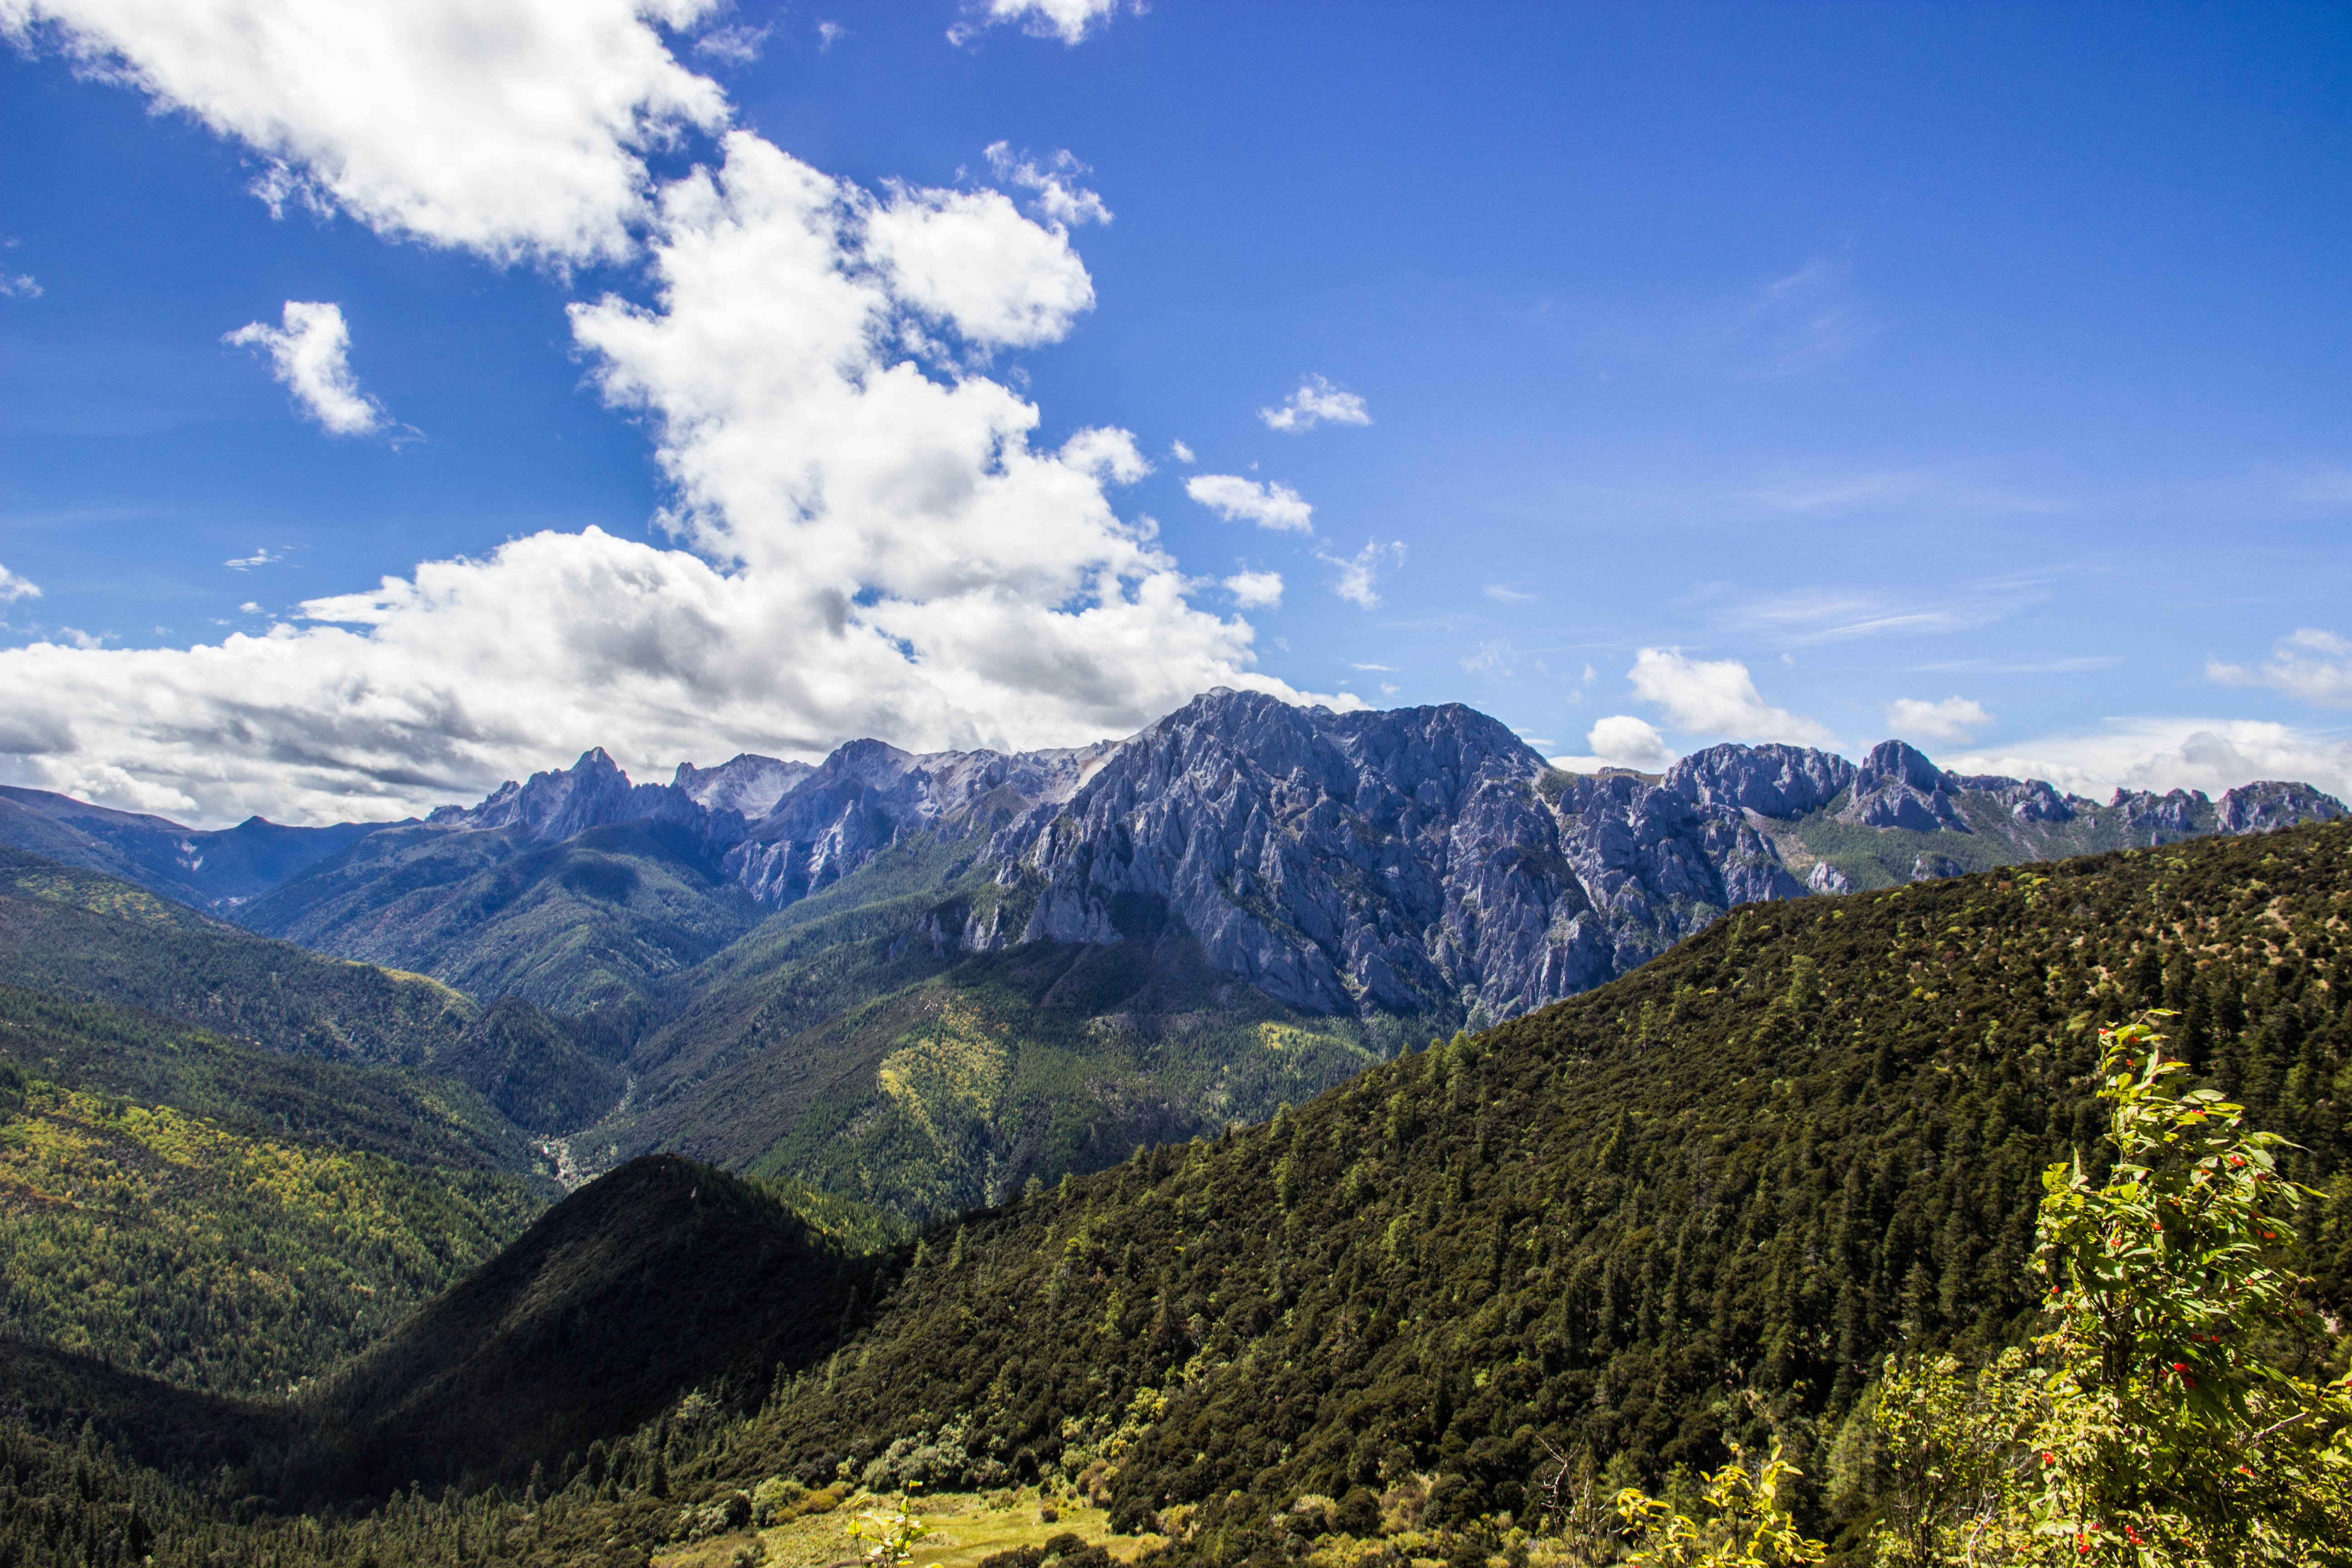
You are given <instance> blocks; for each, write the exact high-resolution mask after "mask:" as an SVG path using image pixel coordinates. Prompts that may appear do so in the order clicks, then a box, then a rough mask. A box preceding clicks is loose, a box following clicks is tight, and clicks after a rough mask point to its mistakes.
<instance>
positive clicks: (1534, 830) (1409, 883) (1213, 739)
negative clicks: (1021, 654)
mask: <svg viewBox="0 0 2352 1568" xmlns="http://www.w3.org/2000/svg"><path fill="white" fill-rule="evenodd" d="M1544 772H1545V765H1544V762H1543V759H1542V758H1541V757H1540V756H1538V754H1537V753H1536V752H1534V751H1532V750H1531V749H1529V748H1528V746H1527V745H1526V744H1525V743H1524V742H1521V741H1520V740H1518V738H1517V737H1516V736H1515V735H1513V734H1512V733H1511V732H1510V731H1509V730H1507V728H1505V727H1504V726H1503V725H1502V724H1500V723H1498V722H1496V721H1495V720H1492V719H1489V718H1487V717H1486V715H1484V714H1481V713H1477V712H1474V711H1473V710H1470V709H1467V708H1463V707H1458V706H1453V707H1444V708H1423V709H1412V710H1404V711H1401V712H1394V713H1349V714H1339V713H1333V712H1330V711H1329V710H1325V709H1302V708H1293V707H1290V706H1288V705H1286V704H1285V703H1282V702H1279V701H1276V700H1274V699H1272V698H1269V697H1265V696H1261V695H1258V694H1255V693H1244V692H1231V691H1219V692H1213V693H1212V694H1210V695H1208V696H1206V697H1202V698H1199V699H1197V700H1194V701H1193V702H1192V703H1191V704H1189V705H1188V706H1186V707H1185V708H1183V709H1181V710H1179V711H1177V712H1175V713H1173V714H1171V715H1170V716H1169V717H1168V718H1166V719H1163V720H1161V721H1160V722H1159V723H1157V724H1154V725H1152V726H1151V727H1150V729H1148V730H1146V731H1143V732H1142V733H1141V734H1139V735H1138V736H1136V737H1135V738H1134V739H1133V740H1132V741H1129V742H1127V743H1126V744H1125V745H1123V746H1121V747H1119V748H1118V751H1117V752H1116V753H1115V754H1113V755H1112V756H1111V757H1110V758H1109V759H1108V761H1107V762H1106V763H1104V764H1103V766H1102V768H1101V770H1100V771H1099V772H1098V773H1096V774H1095V776H1094V777H1093V778H1092V779H1091V780H1089V781H1088V782H1087V784H1085V785H1084V786H1083V787H1082V788H1080V789H1078V790H1077V792H1076V794H1075V795H1072V796H1071V797H1070V798H1069V799H1068V801H1067V804H1066V805H1055V804H1051V803H1049V804H1047V805H1044V806H1042V807H1041V808H1038V809H1034V810H1033V811H1032V812H1031V813H1030V814H1029V815H1028V816H1025V817H1024V819H1023V820H1022V821H1021V822H1019V823H1018V824H1015V825H1013V826H1011V827H1008V828H1007V829H1006V830H1005V831H1004V832H1003V833H1000V834H999V835H998V836H997V839H996V841H995V843H994V845H993V846H992V848H991V851H990V855H991V858H992V860H994V862H995V863H996V864H997V866H998V867H999V880H1000V881H1001V882H1003V883H1005V884H1007V885H1008V886H1021V887H1027V888H1032V889H1034V890H1035V893H1036V903H1035V906H1034V910H1033V911H1032V912H1031V914H1030V917H1029V920H1028V921H1027V923H1026V925H1025V926H1024V929H1023V931H1022V932H1021V937H1022V939H1023V940H1024V941H1037V940H1050V941H1058V942H1117V941H1118V940H1120V927H1121V924H1122V921H1125V920H1129V919H1132V918H1134V916H1133V915H1132V914H1130V913H1129V911H1130V910H1135V909H1136V908H1137V907H1138V903H1139V900H1140V901H1141V902H1143V903H1145V904H1164V905H1165V907H1166V908H1167V909H1168V910H1170V911H1171V912H1172V913H1173V914H1175V915H1176V916H1177V917H1178V918H1180V919H1181V920H1182V921H1184V923H1185V925H1186V926H1187V927H1188V928H1189V929H1190V930H1191V931H1192V935H1193V936H1194V938H1196V939H1197V940H1198V941H1199V942H1200V943H1201V945H1202V948H1203V949H1204V950H1205V951H1206V952H1207V953H1208V955H1209V957H1210V960H1211V962H1212V963H1215V964H1217V965H1218V966H1219V967H1221V968H1223V969H1227V970H1230V971H1231V972H1232V973H1235V974H1238V975H1240V976H1242V977H1243V978H1244V979H1246V980H1248V981H1250V982H1251V983H1252V984H1255V985H1257V986H1258V987H1260V988H1261V989H1263V990H1265V991H1266V992H1267V993H1268V994H1271V995H1274V996H1276V997H1278V998H1280V999H1282V1000H1284V1001H1286V1002H1290V1003H1292V1004H1293V1005H1298V1006H1305V1007H1314V1008H1319V1009H1325V1010H1332V1011H1337V1010H1340V1009H1349V1010H1352V1009H1355V1008H1358V1007H1379V1008H1383V1009H1388V1010H1391V1011H1398V1012H1410V1013H1421V1012H1427V1011H1430V1010H1432V1009H1433V1008H1444V1009H1447V1010H1454V1009H1460V1010H1463V1011H1467V1010H1469V1009H1472V1008H1483V1009H1484V1010H1485V1011H1486V1013H1487V1014H1488V1015H1489V1016H1495V1017H1501V1016H1506V1015H1507V1014H1509V1013H1515V1012H1518V1011H1521V1010H1523V1009H1525V1008H1527V1007H1529V1006H1534V1005H1538V1003H1540V1002H1541V1001H1544V1000H1549V998H1550V997H1552V996H1555V995H1565V994H1569V993H1570V992H1571V991H1574V990H1580V989H1582V988H1584V987H1585V986H1588V985H1591V984H1593V983H1594V979H1595V977H1598V976H1602V975H1605V974H1607V973H1610V972H1611V953H1610V952H1609V948H1608V945H1607V943H1606V942H1605V940H1604V939H1603V938H1602V937H1601V931H1600V929H1599V923H1598V922H1596V921H1591V920H1590V919H1586V920H1584V921H1582V923H1580V917H1590V916H1591V913H1592V910H1591V904H1590V902H1589V900H1587V899H1586V898H1585V897H1584V895H1583V892H1582V890H1581V889H1580V887H1579V886H1578V884H1577V881H1576V879H1575V877H1574V875H1573V873H1572V872H1571V870H1570V867H1569V865H1568V864H1567V862H1566V860H1565V858H1564V857H1563V856H1562V854H1561V849H1560V842H1559V829H1558V825H1557V822H1556V820H1555V818H1554V816H1553V814H1552V813H1551V811H1550V810H1549V808H1548V807H1547V806H1546V805H1545V803H1544V801H1543V799H1542V797H1541V796H1540V795H1538V792H1537V788H1536V785H1537V782H1538V779H1539V778H1540V777H1541V776H1542V775H1543V773H1544Z"/></svg>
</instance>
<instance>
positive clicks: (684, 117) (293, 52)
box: [0, 0, 728, 262]
mask: <svg viewBox="0 0 2352 1568" xmlns="http://www.w3.org/2000/svg"><path fill="white" fill-rule="evenodd" d="M712 5H713V0H501V3H500V4H498V5H483V4H480V3H479V0H400V3H399V4H397V5H349V4H346V5H326V4H311V3H305V0H0V29H5V30H6V31H7V32H9V33H11V34H13V35H15V36H16V37H18V38H20V39H29V38H32V37H36V36H37V31H38V25H39V24H42V23H49V24H53V25H54V26H55V27H56V28H58V30H59V32H60V34H61V36H62V37H63V38H64V39H65V42H66V45H67V47H69V48H70V49H72V50H73V51H75V52H76V53H78V54H79V55H80V56H81V57H82V58H83V59H84V60H85V62H86V63H87V65H88V67H89V68H90V69H92V70H93V71H95V72H98V73H100V74H102V75H107V76H110V77H112V78H114V79H119V80H122V81H124V82H126V83H128V84H131V85H133V86H135V87H137V88H138V89H141V90H142V91H144V92H146V93H147V94H148V95H149V96H150V97H152V99H154V100H155V101H156V102H157V103H158V104H159V105H163V106H168V107H171V108H175V109H181V110H186V111H187V112H188V113H190V114H192V115H194V117H195V118H196V119H198V120H200V121H204V123H205V124H206V125H208V126H210V127H211V128H212V129H213V130H214V131H215V132H217V133H219V134H221V135H223V136H227V137H233V138H235V139H236V140H237V141H239V142H244V143H246V144H247V146H249V147H251V148H253V149H254V150H256V151H257V152H258V153H261V154H262V155H263V156H265V157H267V158H268V159H270V160H271V161H272V163H271V168H270V172H269V174H268V175H266V176H265V177H264V179H263V180H262V181H261V182H260V184H258V185H257V193H258V194H260V195H263V196H264V197H265V199H268V200H269V201H270V202H271V203H272V205H279V206H282V205H284V204H285V203H287V202H289V201H296V202H299V203H303V204H307V205H311V206H313V207H315V208H317V209H319V210H321V211H341V212H344V213H348V214H349V215H350V216H352V217H354V218H356V219H358V220H359V221H360V222H362V223H364V224H366V225H368V226H370V227H372V228H374V229H376V230H378V231H379V232H382V233H384V234H387V235H396V236H403V237H412V238H415V239H420V240H424V241H425V242H427V243H429V244H434V245H445V246H461V247H467V248H468V249H472V250H477V251H480V252H482V253H484V254H486V255H489V256H493V257H497V258H507V259H512V258H545V259H548V260H552V261H556V262H573V261H585V260H591V259H594V258H615V257H620V256H624V255H626V254H627V253H628V251H629V250H630V248H631V246H630V239H629V231H630V229H631V226H633V225H634V224H635V223H636V222H637V221H639V220H640V219H641V218H642V216H644V213H645V210H646V197H647V195H648V194H649V191H650V188H651V182H650V180H649V178H648V176H647V174H646V167H645V163H644V161H643V158H642V157H641V154H642V153H644V152H646V151H647V150H649V149H651V148H654V147H657V146H662V145H666V144H668V143H670V142H673V141H674V140H675V139H676V138H677V136H678V135H679V134H680V133H681V132H685V131H687V130H689V129H699V130H703V131H716V130H718V129H719V128H720V127H721V126H723V125H724V124H725V123H726V121H727V118H728V108H727V102H726V99H725V97H724V95H723V94H722V93H721V92H720V90H719V87H718V86H717V84H716V83H714V82H712V81H710V80H709V79H707V78H704V77H701V76H698V75H696V74H695V73H694V72H692V71H690V70H688V69H687V68H685V67H684V66H681V65H680V64H678V63H677V60H676V59H675V58H672V56H671V55H670V53H669V50H668V49H667V47H665V46H664V44H663V42H662V38H661V35H660V34H659V33H658V32H657V31H656V26H655V25H656V24H661V25H665V26H671V27H684V26H688V25H689V24H691V23H693V22H694V21H696V20H697V19H698V17H700V16H702V15H703V14H705V13H706V12H708V11H709V10H710V9H711V8H712Z"/></svg>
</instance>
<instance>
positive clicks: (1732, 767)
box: [1664, 742, 1933, 816]
mask: <svg viewBox="0 0 2352 1568" xmlns="http://www.w3.org/2000/svg"><path fill="white" fill-rule="evenodd" d="M1900 743H1901V742H1889V744H1894V745H1899V744H1900ZM1885 749H1886V747H1885V746H1881V747H1880V748H1879V749H1878V750H1879V751H1880V752H1883V751H1885ZM1904 750H1905V751H1906V752H1909V751H1910V748H1909V747H1907V746H1906V747H1904ZM1877 754H1878V752H1872V753H1871V755H1872V756H1873V757H1875V756H1876V755H1877ZM1911 754H1912V755H1913V756H1917V755H1918V753H1917V752H1911ZM1919 760H1920V761H1921V762H1923V763H1924V762H1926V761H1927V759H1926V758H1925V757H1921V758H1920V759H1919ZM1930 771H1931V772H1932V771H1933V770H1932V769H1931V770H1930ZM1853 782H1854V765H1853V763H1849V762H1847V761H1846V760H1845V759H1844V758H1843V757H1840V756H1834V755H1832V754H1831V753H1830V752H1817V751H1814V750H1813V749H1812V748H1811V747H1810V746H1780V745H1769V746H1709V747H1708V748H1707V749H1706V750H1705V751H1703V752H1692V753H1691V754H1690V755H1689V756H1687V757H1685V758H1684V759H1683V760H1682V761H1681V762H1678V763H1675V765H1674V767H1673V769H1672V770H1671V771H1670V772H1668V773H1667V774H1666V776H1665V781H1664V783H1665V787H1666V788H1668V789H1669V790H1672V791H1675V793H1677V794H1681V795H1688V796H1689V797H1690V799H1691V800H1692V802H1693V803H1694V804H1696V805H1698V806H1699V807H1700V808H1701V809H1702V810H1704V809H1706V808H1708V807H1710V806H1717V805H1727V806H1730V807H1732V808H1733V809H1734V810H1737V811H1752V812H1755V813H1757V814H1758V815H1759V816H1804V815H1806V814H1807V813H1808V812H1814V811H1819V810H1820V809H1821V808H1822V807H1823V806H1825V805H1829V803H1830V802H1831V801H1832V800H1835V799H1836V798H1837V795H1838V792H1839V791H1841V790H1843V789H1845V788H1847V787H1848V786H1850V785H1852V784H1853Z"/></svg>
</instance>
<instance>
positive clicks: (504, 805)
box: [425, 746, 702, 844]
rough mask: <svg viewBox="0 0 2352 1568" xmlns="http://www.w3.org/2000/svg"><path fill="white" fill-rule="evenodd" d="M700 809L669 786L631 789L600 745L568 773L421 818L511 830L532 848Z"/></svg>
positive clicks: (695, 816) (690, 818) (693, 816)
mask: <svg viewBox="0 0 2352 1568" xmlns="http://www.w3.org/2000/svg"><path fill="white" fill-rule="evenodd" d="M701 815H702V812H701V808H700V807H699V806H698V805H696V804H695V802H694V801H693V799H692V798H691V797H689V796H688V795H686V794H685V793H684V792H683V791H681V790H677V789H674V788H672V787H671V786H669V785H668V784H631V783H630V782H629V775H628V774H626V773H623V772H622V771H621V768H620V764H619V763H615V762H614V761H613V759H612V758H611V757H609V756H607V755H605V753H604V747H602V746H596V747H593V748H591V749H590V750H588V751H585V752H582V753H581V754H580V760H579V761H578V762H576V763H572V766H571V767H570V768H556V769H553V770H551V771H550V772H547V773H533V774H531V775H530V778H529V779H528V780H527V781H525V782H524V783H522V784H517V783H515V782H514V781H513V780H512V779H509V780H508V781H507V782H506V783H504V784H500V785H499V787H498V788H497V789H496V790H494V791H492V792H491V794H490V795H489V797H488V799H486V800H484V801H483V802H482V804H481V805H477V806H473V807H471V808H469V809H463V810H460V809H457V808H455V807H451V806H446V805H445V806H443V807H442V808H441V809H440V810H438V811H436V812H435V813H433V815H432V816H428V817H426V818H425V820H426V821H427V822H432V823H439V824H443V825H446V826H452V827H511V828H519V829H520V830H521V833H522V836H523V837H526V838H528V839H529V840H530V842H531V843H534V844H556V843H561V842H562V840H564V839H566V838H569V837H572V835H574V834H578V833H585V832H587V831H588V830H589V829H590V828H592V827H604V826H610V825H611V824H613V823H615V822H644V821H647V820H651V821H656V822H697V821H698V820H699V818H700V816H701Z"/></svg>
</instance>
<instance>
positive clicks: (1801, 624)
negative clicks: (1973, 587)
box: [1723, 588, 2015, 647]
mask: <svg viewBox="0 0 2352 1568" xmlns="http://www.w3.org/2000/svg"><path fill="white" fill-rule="evenodd" d="M2014 602H2015V599H2014V595H2013V593H2011V594H2001V595H1993V594H1986V595H1983V596H1982V597H1980V598H1977V599H1974V600H1972V601H1970V600H1963V601H1960V602H1957V603H1945V604H1928V605H1922V604H1904V603H1901V602H1900V601H1892V600H1889V599H1887V598H1886V597H1885V596H1884V595H1878V594H1874V593H1868V592H1857V591H1854V590H1851V589H1842V588H1800V589H1795V590H1793V591H1791V592H1790V593H1786V594H1777V595H1772V596H1770V597H1769V598H1763V599H1755V600H1751V601H1749V602H1748V603H1747V604H1745V605H1739V606H1738V607H1737V608H1735V609H1733V610H1731V611H1729V612H1728V613H1727V614H1726V615H1725V616H1724V617H1723V622H1724V625H1725V626H1727V627H1729V628H1731V629H1734V630H1738V631H1750V632H1762V633H1765V634H1766V635H1768V636H1770V637H1775V638H1777V639H1779V640H1780V641H1781V642H1784V643H1786V644H1788V645H1789V646H1790V647H1808V646H1810V645H1812V644H1815V643H1828V642H1846V641H1851V640H1852V639H1853V638H1855V637H1878V636H1883V635H1885V634H1886V633H1889V632H1954V631H1961V630H1965V629H1966V628H1968V627H1969V626H1983V625H1985V624H1986V623H1987V622H1990V621H1994V620H1998V619H1999V618H2000V616H2001V615H2002V613H2003V612H2004V610H2005V609H2006V608H2007V607H2008V606H2009V605H2012V604H2014Z"/></svg>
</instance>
